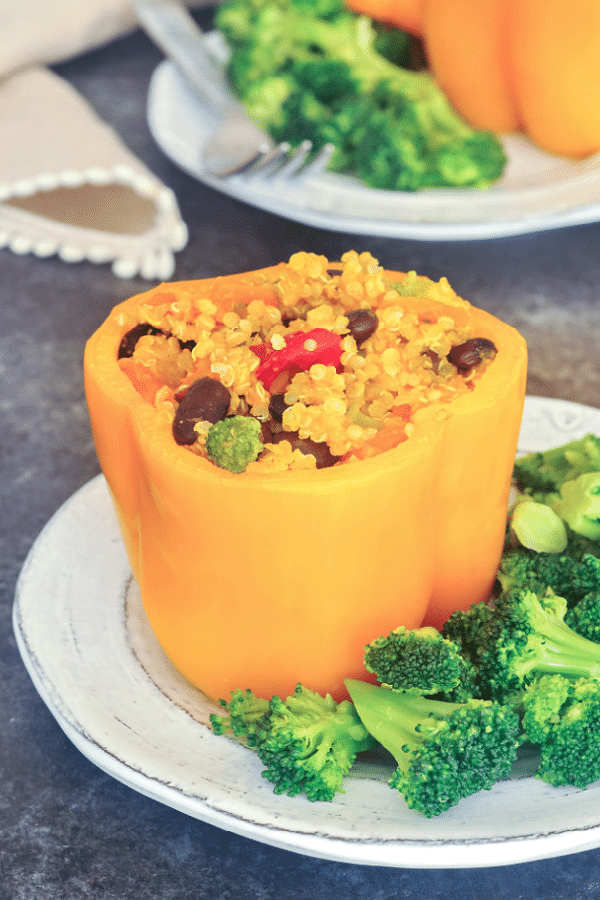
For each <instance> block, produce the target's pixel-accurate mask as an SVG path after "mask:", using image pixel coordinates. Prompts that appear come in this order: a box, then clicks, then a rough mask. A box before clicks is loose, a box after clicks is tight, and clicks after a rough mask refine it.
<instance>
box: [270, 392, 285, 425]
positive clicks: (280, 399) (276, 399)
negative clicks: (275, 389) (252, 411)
mask: <svg viewBox="0 0 600 900" xmlns="http://www.w3.org/2000/svg"><path fill="white" fill-rule="evenodd" d="M288 406H289V404H288V403H286V402H285V394H273V395H272V397H271V399H270V400H269V415H270V416H271V418H272V419H275V421H276V422H279V424H280V425H281V422H282V420H283V414H284V412H285V411H286V409H287V408H288Z"/></svg>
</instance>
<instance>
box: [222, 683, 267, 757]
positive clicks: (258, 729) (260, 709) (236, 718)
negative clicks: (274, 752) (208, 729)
mask: <svg viewBox="0 0 600 900" xmlns="http://www.w3.org/2000/svg"><path fill="white" fill-rule="evenodd" d="M219 704H220V705H221V706H222V707H223V709H224V710H226V715H224V716H218V715H216V713H213V714H211V716H210V721H211V724H212V729H213V731H214V732H215V734H226V733H227V732H229V731H231V732H232V734H234V735H235V736H236V737H238V738H243V739H244V740H245V742H246V743H247V744H248V746H249V747H256V746H259V745H260V744H261V743H262V742H263V740H264V739H265V737H266V732H267V729H268V727H269V717H270V715H271V706H270V703H269V701H268V700H265V699H263V698H262V697H257V696H256V695H255V694H254V693H253V692H252V691H251V690H250V689H248V690H245V691H240V690H235V691H232V692H231V697H230V699H229V700H219Z"/></svg>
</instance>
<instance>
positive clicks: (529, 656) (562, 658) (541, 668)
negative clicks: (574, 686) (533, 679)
mask: <svg viewBox="0 0 600 900" xmlns="http://www.w3.org/2000/svg"><path fill="white" fill-rule="evenodd" d="M530 621H531V625H532V627H533V628H535V634H534V635H533V636H532V637H531V638H530V640H529V642H528V645H527V647H526V649H525V652H524V653H523V655H522V656H521V658H520V659H519V660H516V661H515V663H514V668H515V672H516V673H517V674H519V675H521V676H525V675H528V674H530V673H531V672H536V673H539V674H548V675H552V674H556V675H565V676H568V677H571V678H583V677H587V678H599V677H600V645H599V644H596V643H594V642H593V641H590V640H588V639H587V638H585V637H582V635H580V634H577V632H575V631H573V629H572V628H569V626H568V625H567V624H566V623H565V622H564V621H563V620H562V619H558V618H556V617H555V616H552V615H548V614H547V613H545V612H544V611H543V610H542V613H541V614H538V615H535V614H534V615H533V616H532V618H531V620H530Z"/></svg>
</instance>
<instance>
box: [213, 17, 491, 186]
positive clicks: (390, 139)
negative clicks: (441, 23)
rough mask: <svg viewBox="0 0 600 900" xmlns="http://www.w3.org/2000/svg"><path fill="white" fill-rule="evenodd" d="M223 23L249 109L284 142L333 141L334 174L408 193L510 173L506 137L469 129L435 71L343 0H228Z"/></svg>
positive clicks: (237, 85)
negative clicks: (408, 61) (396, 56)
mask: <svg viewBox="0 0 600 900" xmlns="http://www.w3.org/2000/svg"><path fill="white" fill-rule="evenodd" d="M215 24H216V26H217V28H218V29H219V30H220V31H221V32H222V33H223V35H224V37H225V39H226V41H227V43H228V44H229V47H230V48H231V57H230V60H229V63H228V66H227V74H228V77H229V80H230V82H231V84H232V86H233V89H234V90H235V91H236V92H237V93H238V94H239V96H240V99H241V100H242V103H243V104H244V106H245V107H246V110H247V112H248V113H249V115H250V116H251V117H252V118H254V119H255V120H256V121H257V122H258V123H259V124H260V125H262V126H263V127H264V128H265V129H266V130H268V131H270V133H271V135H272V136H273V137H274V138H275V139H276V140H278V141H281V140H285V141H289V142H290V143H291V144H292V145H295V144H297V143H299V142H300V141H301V140H306V139H308V140H310V141H312V144H313V148H314V150H317V149H319V148H320V147H322V146H324V145H325V144H332V145H333V146H334V148H335V150H334V154H333V157H332V159H331V162H330V165H329V168H330V169H332V170H333V171H337V172H346V173H350V174H353V175H357V176H358V177H359V178H360V179H362V180H363V181H364V182H365V183H366V184H368V185H369V186H371V187H375V188H384V189H390V190H404V191H414V190H419V189H420V188H423V187H439V186H451V187H466V186H478V187H480V186H485V185H488V184H490V183H491V182H492V181H494V180H495V179H496V178H498V177H499V176H500V174H501V173H502V170H503V167H504V165H505V162H506V157H505V154H504V151H503V149H502V145H501V143H500V141H499V140H498V138H497V137H496V136H495V135H493V134H491V133H489V132H485V131H474V130H473V129H472V128H470V127H469V126H468V125H467V124H466V122H464V121H463V119H462V118H460V117H459V115H458V114H457V113H456V112H455V110H454V109H453V108H452V107H451V105H450V103H449V102H448V100H447V99H446V97H445V96H444V94H443V92H442V91H441V90H440V88H439V87H438V85H437V84H436V82H435V80H434V79H433V78H432V77H431V76H430V75H429V74H428V73H426V72H414V71H410V70H409V69H407V68H403V67H402V66H400V65H397V64H396V63H395V62H392V61H391V60H390V59H388V58H386V56H384V55H383V53H382V52H378V51H379V50H382V49H383V47H384V43H382V40H381V35H380V33H378V30H377V28H376V27H374V25H373V23H372V21H371V20H370V19H369V18H367V17H366V16H360V15H356V14H355V13H353V12H350V11H349V10H348V9H346V8H345V6H344V4H343V2H342V0H319V2H314V0H313V2H311V0H226V2H225V3H224V4H223V5H221V6H219V7H218V9H217V12H216V16H215ZM383 52H386V51H383Z"/></svg>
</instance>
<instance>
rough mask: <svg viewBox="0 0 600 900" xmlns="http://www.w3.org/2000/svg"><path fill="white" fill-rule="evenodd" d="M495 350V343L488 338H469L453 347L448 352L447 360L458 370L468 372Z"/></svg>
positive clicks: (488, 357) (489, 357)
mask: <svg viewBox="0 0 600 900" xmlns="http://www.w3.org/2000/svg"><path fill="white" fill-rule="evenodd" d="M496 352H497V351H496V345H495V344H494V343H493V342H492V341H490V340H488V338H470V339H469V340H468V341H465V342H464V344H458V345H457V346H456V347H453V348H452V349H451V351H450V353H449V354H448V360H449V362H451V363H452V365H454V366H456V368H457V369H458V370H459V371H460V372H468V371H469V370H470V369H472V368H473V367H474V366H478V365H479V363H480V362H482V361H483V360H484V359H491V358H492V357H493V356H495V355H496Z"/></svg>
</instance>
